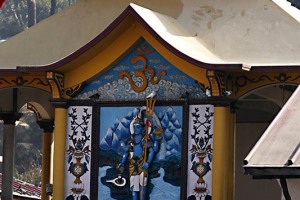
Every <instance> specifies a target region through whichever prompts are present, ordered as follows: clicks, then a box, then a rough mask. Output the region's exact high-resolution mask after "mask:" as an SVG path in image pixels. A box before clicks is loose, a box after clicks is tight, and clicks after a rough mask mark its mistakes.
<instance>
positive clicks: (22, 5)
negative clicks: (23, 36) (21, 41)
mask: <svg viewBox="0 0 300 200" xmlns="http://www.w3.org/2000/svg"><path fill="white" fill-rule="evenodd" d="M75 2H76V0H6V1H5V4H4V6H3V7H2V9H1V10H0V40H5V39H8V38H9V37H12V36H14V35H16V34H17V33H20V32H22V31H23V30H25V29H27V28H29V27H31V26H33V25H35V24H36V23H38V22H40V21H42V20H43V19H46V18H47V17H49V16H51V15H53V14H55V13H56V12H59V11H60V10H62V9H64V8H66V7H68V6H70V5H71V4H73V3H75Z"/></svg>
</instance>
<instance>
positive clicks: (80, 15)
mask: <svg viewBox="0 0 300 200" xmlns="http://www.w3.org/2000/svg"><path fill="white" fill-rule="evenodd" d="M298 12H300V11H299V10H297V9H296V8H294V7H292V6H291V5H290V3H289V2H287V1H286V2H285V1H279V0H278V1H275V0H274V1H267V0H266V1H265V0H262V1H255V2H254V1H250V0H249V1H243V2H240V1H237V0H229V1H225V2H224V1H218V0H214V1H211V0H210V1H196V0H195V1H190V0H182V1H173V0H172V1H171V0H170V1H168V0H166V1H158V0H154V1H148V0H140V1H134V3H130V2H129V1H127V0H126V1H124V0H112V1H102V0H89V1H85V0H81V1H78V2H77V3H75V4H74V5H73V6H71V7H70V8H68V9H66V10H64V11H61V12H60V13H57V14H56V15H54V16H52V17H50V18H49V19H46V20H44V21H42V22H41V23H39V24H37V25H35V26H33V27H32V28H30V29H28V30H26V31H24V32H22V33H20V34H18V35H16V36H15V37H13V38H11V39H9V40H7V41H5V42H2V43H1V44H0V94H1V96H2V97H3V98H1V100H0V106H1V114H0V116H1V119H2V120H3V121H4V126H5V128H4V141H6V143H5V145H4V155H3V156H4V163H3V178H2V179H3V181H5V183H7V184H6V185H4V186H2V194H1V195H2V197H3V198H7V199H9V198H10V195H11V193H12V192H11V189H10V188H11V185H10V184H11V183H12V174H11V173H12V172H11V170H10V169H11V167H13V160H11V159H13V156H11V155H13V154H14V153H16V152H14V147H13V141H14V134H13V132H14V125H15V121H17V120H18V119H19V118H20V108H22V107H24V106H25V107H26V108H27V109H29V110H32V111H33V112H34V113H35V114H36V116H37V123H38V124H39V125H40V127H41V128H42V129H43V171H42V199H51V198H52V199H66V200H67V199H102V198H104V199H132V198H133V199H135V198H140V199H143V198H145V199H162V198H163V199H165V198H169V199H200V200H202V199H212V198H213V199H214V200H224V199H228V200H231V199H244V200H247V199H281V198H287V197H288V196H287V192H288V193H289V194H288V195H290V196H293V191H291V190H290V191H288V188H289V187H288V185H286V184H284V183H286V181H284V180H287V179H291V180H294V179H296V178H298V176H299V175H297V171H296V172H295V174H294V175H295V176H289V175H290V174H289V173H291V170H290V169H291V168H293V167H294V166H293V165H289V166H286V165H284V164H283V165H280V166H275V165H274V166H273V165H271V166H269V167H270V171H268V173H264V169H265V168H264V167H266V165H268V163H264V162H263V161H264V160H259V162H258V161H257V160H254V161H253V160H252V161H253V162H254V164H253V163H252V162H251V163H252V164H253V165H251V166H247V164H248V163H247V162H246V161H248V160H247V159H246V157H247V155H248V153H249V152H250V151H251V149H252V148H253V146H254V145H255V144H256V143H257V141H258V140H259V138H260V137H261V136H262V135H263V133H264V132H265V130H266V128H267V127H268V126H269V124H270V123H271V122H272V120H273V119H274V117H275V116H276V115H277V114H278V112H280V110H281V109H282V107H283V106H284V105H285V103H286V101H287V100H288V99H289V97H290V96H291V95H292V94H293V92H294V91H295V89H296V88H297V86H298V84H299V82H300V57H299V55H298V52H299V50H300V42H299V38H298V36H299V35H300V24H299V18H298V16H300V13H298ZM138 123H139V124H140V125H141V126H142V127H143V128H144V130H143V131H142V132H141V133H139V131H138V129H137V128H135V127H136V126H137V125H136V124H138ZM277 123H283V122H280V121H277ZM139 134H141V135H142V137H141V139H136V138H139V137H140V136H138V135H139ZM296 146H297V145H296ZM140 147H141V150H138V149H139V148H140ZM280 147H282V146H280ZM5 149H6V151H5ZM294 149H295V148H291V151H293V150H294ZM254 150H255V149H254ZM280 151H284V148H277V149H276V148H275V153H277V154H280ZM128 152H129V153H128ZM266 152H267V151H266ZM259 153H260V154H263V153H265V152H264V151H259ZM271 153H274V152H271ZM288 153H289V152H287V154H288ZM291 153H292V152H291ZM134 155H137V156H134ZM259 158H260V157H258V159H259ZM123 161H124V162H123ZM256 163H259V164H261V166H262V167H263V168H257V166H256V165H255V164H256ZM249 167H250V168H249ZM251 167H253V169H254V170H251V169H252V168H251ZM273 167H276V170H279V171H281V172H282V173H280V174H276V173H273V172H274V171H273ZM244 168H245V169H246V172H247V174H248V175H245V174H244V172H245V169H244ZM295 168H296V167H294V168H293V169H295ZM261 170H262V171H261ZM258 171H259V173H257V172H258ZM5 172H6V173H5ZM136 176H140V177H142V178H140V179H139V178H136ZM252 176H253V177H254V178H257V180H256V179H255V180H253V179H252ZM266 179H267V180H266ZM133 180H135V181H133ZM278 180H280V181H278ZM136 182H137V183H136ZM266 188H267V189H266ZM136 194H138V195H139V196H135V195H136Z"/></svg>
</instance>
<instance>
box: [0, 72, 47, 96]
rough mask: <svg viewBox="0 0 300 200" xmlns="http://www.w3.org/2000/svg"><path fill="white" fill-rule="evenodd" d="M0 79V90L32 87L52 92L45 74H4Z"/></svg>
mask: <svg viewBox="0 0 300 200" xmlns="http://www.w3.org/2000/svg"><path fill="white" fill-rule="evenodd" d="M0 78H1V82H0V89H2V88H10V87H30V88H37V89H41V90H44V91H47V92H51V88H50V85H49V83H48V81H47V80H46V77H45V73H30V75H28V74H22V75H20V74H2V75H1V77H0Z"/></svg>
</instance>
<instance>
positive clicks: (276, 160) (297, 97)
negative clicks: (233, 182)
mask: <svg viewBox="0 0 300 200" xmlns="http://www.w3.org/2000/svg"><path fill="white" fill-rule="evenodd" d="M299 119H300V86H298V88H297V89H296V90H295V92H294V93H293V95H292V96H291V97H290V99H289V100H288V101H287V103H286V104H285V105H284V107H283V108H282V110H281V111H280V112H279V114H278V115H277V116H276V117H275V119H274V120H273V122H272V123H271V124H270V126H269V127H268V128H267V130H266V131H265V132H264V134H263V135H262V137H261V138H260V139H259V141H258V142H257V143H256V144H255V146H254V147H253V149H252V150H251V151H250V153H249V154H248V156H247V157H246V158H245V160H244V164H245V165H244V168H245V170H246V173H249V174H251V175H255V176H260V175H261V176H265V175H267V176H276V175H280V176H285V175H292V176H299V175H300V148H299V147H300V122H299Z"/></svg>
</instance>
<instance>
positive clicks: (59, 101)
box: [49, 98, 69, 109]
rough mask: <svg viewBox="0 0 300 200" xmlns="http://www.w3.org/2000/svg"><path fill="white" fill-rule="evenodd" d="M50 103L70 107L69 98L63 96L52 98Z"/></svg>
mask: <svg viewBox="0 0 300 200" xmlns="http://www.w3.org/2000/svg"><path fill="white" fill-rule="evenodd" d="M49 101H50V103H51V105H52V106H53V107H55V108H65V109H66V108H68V107H69V100H68V99H63V98H50V100H49Z"/></svg>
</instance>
